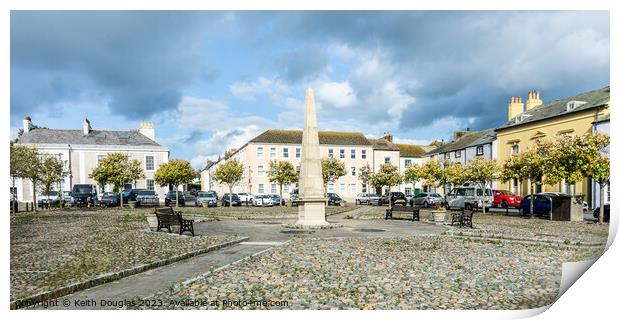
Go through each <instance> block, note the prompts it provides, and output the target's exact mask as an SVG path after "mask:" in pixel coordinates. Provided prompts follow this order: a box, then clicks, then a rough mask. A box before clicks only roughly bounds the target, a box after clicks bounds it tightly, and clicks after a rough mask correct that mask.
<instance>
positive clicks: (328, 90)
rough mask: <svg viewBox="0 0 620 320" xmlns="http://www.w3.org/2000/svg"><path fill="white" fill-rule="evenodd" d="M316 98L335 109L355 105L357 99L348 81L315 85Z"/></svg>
mask: <svg viewBox="0 0 620 320" xmlns="http://www.w3.org/2000/svg"><path fill="white" fill-rule="evenodd" d="M316 98H317V99H320V100H321V101H323V102H325V103H328V104H330V105H332V106H334V107H337V108H347V107H351V106H353V105H355V104H357V97H356V96H355V92H353V88H351V84H349V82H348V81H344V82H318V83H316Z"/></svg>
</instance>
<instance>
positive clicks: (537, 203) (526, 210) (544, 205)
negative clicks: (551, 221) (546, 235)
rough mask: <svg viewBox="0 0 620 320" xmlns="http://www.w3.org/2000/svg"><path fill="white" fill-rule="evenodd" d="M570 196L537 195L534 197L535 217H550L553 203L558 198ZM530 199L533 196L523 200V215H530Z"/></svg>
mask: <svg viewBox="0 0 620 320" xmlns="http://www.w3.org/2000/svg"><path fill="white" fill-rule="evenodd" d="M564 196H568V195H566V194H563V193H553V192H546V193H537V194H535V195H534V215H535V216H542V217H549V216H550V214H551V201H552V200H553V198H556V197H564ZM530 199H531V196H530V195H527V196H525V197H523V199H522V200H521V214H523V215H530Z"/></svg>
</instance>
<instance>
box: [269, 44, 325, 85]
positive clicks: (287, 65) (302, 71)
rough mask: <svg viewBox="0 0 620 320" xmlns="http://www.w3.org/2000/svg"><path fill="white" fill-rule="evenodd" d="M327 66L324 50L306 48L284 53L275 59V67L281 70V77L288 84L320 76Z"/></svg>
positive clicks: (312, 47)
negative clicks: (288, 82)
mask: <svg viewBox="0 0 620 320" xmlns="http://www.w3.org/2000/svg"><path fill="white" fill-rule="evenodd" d="M328 64H329V59H328V57H327V54H326V53H325V50H324V48H323V49H321V48H318V47H315V46H306V47H303V48H301V49H298V50H293V51H289V52H286V53H284V54H282V55H280V56H279V57H278V58H276V67H277V68H278V69H282V70H283V72H282V73H283V76H284V77H285V78H286V79H287V80H288V81H290V82H293V83H296V82H298V81H299V80H302V79H305V78H309V77H313V76H316V75H319V74H321V73H322V72H323V71H324V70H325V68H327V66H328Z"/></svg>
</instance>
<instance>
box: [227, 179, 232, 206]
mask: <svg viewBox="0 0 620 320" xmlns="http://www.w3.org/2000/svg"><path fill="white" fill-rule="evenodd" d="M228 207H229V208H232V185H230V184H229V185H228Z"/></svg>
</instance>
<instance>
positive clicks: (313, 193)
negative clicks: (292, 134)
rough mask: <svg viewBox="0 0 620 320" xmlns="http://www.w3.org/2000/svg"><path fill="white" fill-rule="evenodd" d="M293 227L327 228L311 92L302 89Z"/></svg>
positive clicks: (317, 133) (319, 154) (312, 94)
mask: <svg viewBox="0 0 620 320" xmlns="http://www.w3.org/2000/svg"><path fill="white" fill-rule="evenodd" d="M296 225H298V226H301V227H304V228H311V227H320V226H325V225H328V223H327V221H326V220H325V190H324V187H323V173H322V170H321V153H320V150H319V129H318V127H317V122H316V110H315V107H314V93H313V92H312V89H310V88H308V90H306V107H305V110H304V133H303V138H302V142H301V168H300V171H299V215H298V220H297V223H296Z"/></svg>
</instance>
